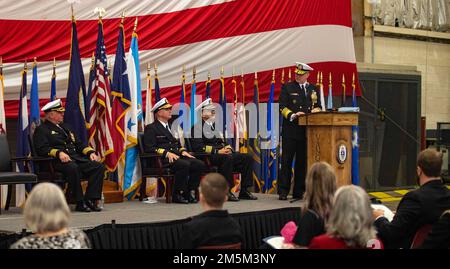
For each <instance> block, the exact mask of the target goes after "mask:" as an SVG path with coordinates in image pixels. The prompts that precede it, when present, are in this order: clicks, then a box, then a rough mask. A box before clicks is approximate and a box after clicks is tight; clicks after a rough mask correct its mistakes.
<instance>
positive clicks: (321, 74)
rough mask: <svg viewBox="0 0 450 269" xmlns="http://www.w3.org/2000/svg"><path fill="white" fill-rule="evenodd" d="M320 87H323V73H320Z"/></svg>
mask: <svg viewBox="0 0 450 269" xmlns="http://www.w3.org/2000/svg"><path fill="white" fill-rule="evenodd" d="M320 85H323V72H320Z"/></svg>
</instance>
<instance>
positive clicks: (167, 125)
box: [166, 124, 172, 133]
mask: <svg viewBox="0 0 450 269" xmlns="http://www.w3.org/2000/svg"><path fill="white" fill-rule="evenodd" d="M166 129H167V131H169V133H172V132H171V131H170V128H169V124H166Z"/></svg>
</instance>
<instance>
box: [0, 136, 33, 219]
mask: <svg viewBox="0 0 450 269" xmlns="http://www.w3.org/2000/svg"><path fill="white" fill-rule="evenodd" d="M0 152H1V154H0V185H8V195H7V197H6V204H5V210H8V209H9V206H10V203H11V192H12V185H15V184H29V183H37V176H36V175H35V174H33V173H22V172H13V171H14V170H15V165H13V164H14V163H17V164H18V163H22V164H23V165H24V167H27V168H28V169H30V161H31V159H30V158H28V157H19V158H11V153H10V151H9V145H8V140H7V138H6V135H0ZM0 199H1V192H0ZM0 214H1V208H0Z"/></svg>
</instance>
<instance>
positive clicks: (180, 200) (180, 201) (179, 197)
mask: <svg viewBox="0 0 450 269" xmlns="http://www.w3.org/2000/svg"><path fill="white" fill-rule="evenodd" d="M172 202H173V203H176V204H189V201H188V200H186V199H184V197H183V196H182V195H180V194H175V195H174V196H173V197H172Z"/></svg>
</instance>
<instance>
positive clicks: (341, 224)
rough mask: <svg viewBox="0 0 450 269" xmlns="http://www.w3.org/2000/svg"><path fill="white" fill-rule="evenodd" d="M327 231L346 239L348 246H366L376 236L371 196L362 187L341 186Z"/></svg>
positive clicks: (334, 202) (335, 198)
mask: <svg viewBox="0 0 450 269" xmlns="http://www.w3.org/2000/svg"><path fill="white" fill-rule="evenodd" d="M327 232H328V233H329V234H330V235H331V236H333V237H335V238H340V239H342V240H344V241H345V243H346V244H347V246H349V247H355V248H366V247H367V243H368V242H369V240H371V239H374V238H375V228H374V227H373V217H372V207H371V206H370V200H369V196H368V195H367V193H366V191H365V190H363V189H362V188H361V187H358V186H354V185H349V186H343V187H340V188H339V189H338V190H337V191H336V194H335V197H334V200H333V208H332V209H331V214H330V218H329V219H328V224H327Z"/></svg>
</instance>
